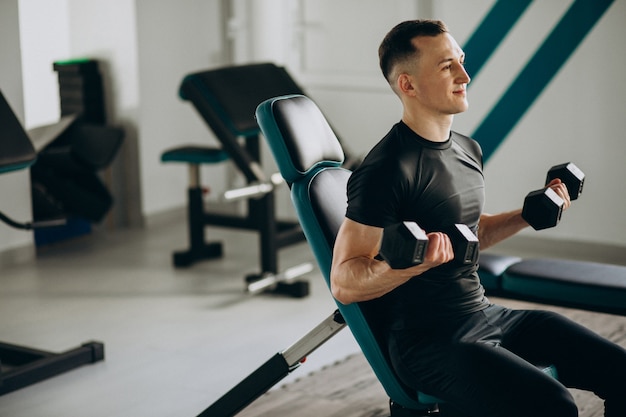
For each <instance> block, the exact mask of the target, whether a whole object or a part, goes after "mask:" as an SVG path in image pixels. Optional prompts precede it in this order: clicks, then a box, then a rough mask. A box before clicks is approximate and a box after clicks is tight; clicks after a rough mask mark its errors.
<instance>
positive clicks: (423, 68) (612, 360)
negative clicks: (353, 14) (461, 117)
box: [331, 20, 626, 417]
mask: <svg viewBox="0 0 626 417" xmlns="http://www.w3.org/2000/svg"><path fill="white" fill-rule="evenodd" d="M379 58H380V66H381V69H382V72H383V75H384V76H385V78H386V79H387V80H388V82H389V84H390V85H391V88H392V90H393V91H394V92H395V93H396V94H397V95H398V97H399V98H400V100H401V102H402V105H403V114H402V119H401V121H400V122H399V123H397V124H396V125H394V126H393V127H392V129H391V131H390V132H389V133H388V134H387V135H386V136H385V137H384V138H383V139H382V140H381V141H380V142H379V143H378V144H377V145H376V146H375V147H374V148H373V149H372V150H371V152H370V153H369V155H368V156H367V157H366V158H365V160H364V161H363V163H362V164H361V165H360V166H359V168H358V169H357V170H356V171H355V172H354V173H353V174H352V176H351V178H350V181H349V184H348V209H347V213H346V218H345V220H344V222H343V224H342V226H341V228H340V231H339V234H338V236H337V240H336V243H335V249H334V254H333V265H332V272H331V287H332V292H333V295H334V296H335V298H336V299H337V300H338V301H339V302H341V303H344V304H349V303H353V302H364V303H363V305H364V306H365V307H366V309H367V311H368V312H370V314H373V315H372V317H371V318H372V323H375V326H376V329H375V330H376V331H377V332H378V333H379V334H381V335H382V338H383V340H385V342H386V343H387V347H388V350H389V354H390V357H391V360H392V364H393V367H394V368H395V370H396V372H397V373H398V375H399V377H400V378H401V379H402V380H403V382H404V383H406V384H407V385H408V386H410V387H412V388H414V389H415V390H420V391H423V392H425V393H428V394H431V395H434V396H437V397H439V398H441V399H442V400H444V401H446V402H449V403H450V404H451V405H453V406H454V407H456V408H459V409H462V410H464V411H465V412H467V413H468V414H471V415H477V416H478V415H480V416H493V417H517V416H519V417H528V416H533V417H541V416H546V417H547V416H550V417H554V416H559V417H570V416H572V417H573V416H577V415H578V410H577V407H576V404H575V402H574V400H573V398H572V396H571V395H570V393H569V391H568V390H567V388H566V387H574V388H579V389H584V390H590V391H594V392H595V393H596V394H597V395H598V396H600V397H601V398H603V399H604V400H605V416H606V417H624V416H626V395H625V394H626V351H625V350H624V349H622V348H621V347H619V346H617V345H615V344H613V343H611V342H609V341H607V340H605V339H603V338H601V337H599V336H597V335H595V334H594V333H592V332H591V331H589V330H587V329H585V328H584V327H581V326H579V325H577V324H575V323H573V322H571V321H570V320H568V319H567V318H564V317H562V316H560V315H557V314H554V313H552V312H547V311H535V310H531V311H515V310H510V309H507V308H504V307H502V306H498V305H493V304H491V303H490V302H489V300H488V299H487V298H486V297H485V296H484V291H483V288H482V286H481V284H480V280H479V277H478V274H477V269H478V266H477V265H469V266H463V265H459V264H457V263H455V262H453V258H454V253H453V251H452V245H451V242H450V239H449V238H448V236H447V235H446V234H445V233H444V231H445V230H447V229H448V228H449V227H451V226H452V225H454V224H455V223H462V224H466V225H467V226H469V227H470V228H471V229H472V230H473V231H474V232H475V233H476V234H477V236H478V238H479V240H480V246H481V248H482V249H485V248H488V247H490V246H492V245H494V244H496V243H498V242H499V241H501V240H503V239H506V238H508V237H510V236H512V235H514V234H515V233H517V232H519V231H520V230H522V229H523V228H525V227H527V226H528V224H527V223H526V222H525V221H524V220H523V219H522V217H521V210H516V211H512V212H506V213H501V214H497V215H490V214H485V213H483V211H482V210H483V200H484V180H483V174H482V154H481V149H480V146H479V145H478V144H477V143H476V142H475V141H473V140H472V139H470V138H468V137H465V136H462V135H460V134H458V133H456V132H453V131H451V126H452V121H453V118H454V114H456V113H460V112H463V111H465V110H467V108H468V102H467V91H466V87H467V84H468V83H469V82H470V77H469V75H468V74H467V72H466V71H465V69H464V67H463V63H464V60H465V55H464V53H463V51H462V50H461V48H460V47H459V45H458V44H457V42H456V41H455V40H454V38H453V37H452V36H451V35H450V34H449V33H448V30H447V28H446V26H445V24H444V23H442V22H440V21H430V20H416V21H407V22H403V23H400V24H399V25H397V26H396V27H395V28H393V29H392V30H391V31H390V32H389V33H388V34H387V36H386V37H385V39H384V40H383V41H382V44H381V45H380V48H379ZM548 186H549V187H551V188H552V189H553V190H554V191H555V192H556V193H557V194H558V195H559V196H560V197H561V198H563V200H564V201H565V206H566V208H567V207H568V206H569V203H570V200H569V195H568V193H567V189H566V187H565V186H564V184H562V183H561V182H560V181H559V180H558V179H557V180H554V181H552V182H551V183H550V184H549V185H548ZM405 220H409V221H415V222H416V223H417V224H418V225H420V227H422V228H423V229H424V230H425V231H426V232H427V236H428V239H429V245H428V250H427V253H426V256H425V262H424V263H422V264H420V265H417V266H413V267H410V268H407V269H391V268H390V267H389V265H388V264H387V263H386V262H384V261H381V260H379V259H377V257H376V256H377V254H378V251H379V247H380V241H381V236H382V230H383V227H385V226H388V225H391V224H394V223H399V222H401V221H405ZM539 363H541V364H554V365H555V367H556V369H557V372H558V374H559V380H558V381H557V380H555V379H553V378H551V377H550V376H547V375H546V374H544V373H543V372H542V371H541V370H539V369H537V368H536V367H535V365H534V364H539ZM607 365H608V366H607Z"/></svg>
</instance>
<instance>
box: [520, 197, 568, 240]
mask: <svg viewBox="0 0 626 417" xmlns="http://www.w3.org/2000/svg"><path fill="white" fill-rule="evenodd" d="M564 204H565V202H564V201H563V199H562V198H561V197H559V195H558V194H557V193H556V192H555V191H554V190H553V189H552V188H542V189H541V190H536V191H531V192H530V193H528V195H527V196H526V198H525V199H524V207H523V209H522V218H523V219H524V220H526V222H527V223H528V224H529V225H531V226H532V227H533V229H535V230H542V229H547V228H549V227H554V226H556V225H557V224H559V221H560V220H561V215H562V214H563V205H564Z"/></svg>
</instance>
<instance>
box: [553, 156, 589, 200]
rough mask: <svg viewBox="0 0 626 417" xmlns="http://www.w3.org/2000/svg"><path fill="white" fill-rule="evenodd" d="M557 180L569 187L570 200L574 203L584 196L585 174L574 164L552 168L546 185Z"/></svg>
mask: <svg viewBox="0 0 626 417" xmlns="http://www.w3.org/2000/svg"><path fill="white" fill-rule="evenodd" d="M555 178H558V179H560V180H561V181H563V183H564V184H565V186H566V187H567V192H568V193H569V198H570V200H572V201H574V200H576V199H578V197H579V196H580V195H581V194H582V192H583V185H584V184H585V174H584V172H582V171H581V170H580V168H578V167H577V166H576V165H574V164H573V163H572V162H566V163H564V164H560V165H555V166H553V167H552V168H550V169H549V170H548V175H547V177H546V185H548V183H549V182H550V181H552V180H553V179H555Z"/></svg>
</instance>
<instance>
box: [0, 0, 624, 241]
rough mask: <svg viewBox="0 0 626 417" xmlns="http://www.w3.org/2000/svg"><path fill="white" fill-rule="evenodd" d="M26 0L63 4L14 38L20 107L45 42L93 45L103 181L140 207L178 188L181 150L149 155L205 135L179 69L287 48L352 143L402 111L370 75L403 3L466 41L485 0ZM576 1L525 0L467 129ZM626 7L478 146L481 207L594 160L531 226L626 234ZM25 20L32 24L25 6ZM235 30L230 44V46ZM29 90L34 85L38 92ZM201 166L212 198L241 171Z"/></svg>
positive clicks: (158, 203)
mask: <svg viewBox="0 0 626 417" xmlns="http://www.w3.org/2000/svg"><path fill="white" fill-rule="evenodd" d="M21 1H23V2H24V3H25V4H26V3H28V4H29V5H30V6H31V7H30V8H29V10H30V12H31V13H33V11H37V10H38V11H39V13H46V8H50V9H52V8H54V7H58V8H59V9H55V10H56V11H55V12H54V14H53V15H52V16H55V17H54V18H53V19H50V20H52V21H54V23H52V22H51V21H50V20H44V21H42V22H40V23H37V25H40V26H39V27H40V32H41V35H39V36H44V35H45V36H46V41H45V43H39V44H40V45H46V48H44V49H45V50H40V51H39V53H40V54H41V55H37V54H36V53H34V52H35V51H37V49H32V48H33V44H35V43H37V38H36V36H35V35H33V32H30V31H29V32H28V33H29V35H28V37H27V38H25V39H24V40H25V41H26V43H27V44H26V45H24V48H23V51H24V52H23V53H24V63H25V64H24V65H25V67H24V68H23V69H24V81H25V84H28V87H25V88H24V92H25V95H24V99H23V100H24V103H25V104H26V106H27V109H26V115H27V116H26V118H27V119H28V120H29V123H32V124H36V123H35V121H36V120H42V121H43V120H46V117H51V115H54V114H57V113H58V108H56V107H55V105H56V104H55V103H56V100H58V99H57V94H58V93H57V91H56V85H55V86H54V87H50V84H51V83H53V81H51V78H50V71H51V62H50V60H52V59H57V57H55V56H54V54H53V53H52V52H51V51H55V53H56V54H58V55H59V57H58V58H69V57H76V56H80V55H82V56H85V55H88V56H93V57H95V58H101V59H103V60H105V61H106V65H107V68H106V70H107V73H108V77H109V79H108V88H109V91H110V93H111V95H112V100H113V103H112V104H111V107H113V108H114V113H113V114H112V115H111V117H112V122H116V123H121V124H123V125H125V126H128V128H129V131H130V133H131V137H133V138H134V139H133V138H131V141H130V143H131V145H132V146H131V149H128V150H126V151H125V153H124V154H123V155H124V156H123V157H122V159H123V164H122V167H121V168H119V167H118V169H117V170H116V171H115V172H117V174H115V172H114V175H113V177H114V178H113V182H114V185H115V186H116V187H117V188H115V189H116V193H118V194H121V195H122V196H125V197H124V198H125V199H132V198H133V197H134V198H136V199H137V200H138V202H136V204H135V206H136V210H137V213H136V215H135V216H136V217H141V216H151V215H154V214H157V213H159V212H162V211H166V210H170V209H172V208H176V207H181V206H183V205H184V203H185V197H186V196H185V187H186V181H187V172H186V170H185V168H184V167H183V166H177V165H166V164H162V163H161V162H160V160H159V157H160V154H161V152H162V151H163V150H164V149H167V148H169V147H173V146H178V145H180V144H183V143H203V144H207V143H213V142H214V141H215V139H214V138H213V137H212V136H211V134H210V133H209V131H208V129H207V127H206V126H205V125H204V123H203V122H202V120H201V119H200V117H198V115H196V114H195V111H194V110H193V108H192V107H191V106H190V105H189V104H188V103H185V102H182V101H181V100H180V99H179V98H178V96H177V91H178V86H179V84H180V81H181V79H182V77H183V76H184V75H185V74H186V73H189V72H191V71H195V70H199V69H205V68H211V67H216V66H221V65H224V64H226V63H227V62H228V59H233V60H234V61H236V62H239V63H243V62H248V61H258V60H265V59H270V60H273V61H275V62H278V63H281V64H285V65H286V66H287V67H288V70H289V71H290V72H291V73H292V75H294V77H295V78H296V79H297V80H298V81H299V82H300V84H302V85H303V86H304V87H305V89H306V90H307V91H308V92H309V93H310V95H311V96H312V97H313V98H314V99H315V100H316V101H317V102H318V103H319V104H320V107H321V108H322V109H323V110H324V112H325V113H326V114H327V116H328V117H329V119H330V120H331V123H332V124H333V125H334V126H335V127H336V128H337V130H338V132H339V133H340V135H341V136H342V138H343V140H344V143H346V145H347V146H348V147H349V148H351V149H352V150H353V152H355V153H364V152H366V151H367V150H368V149H369V148H370V147H371V146H372V145H373V144H374V143H375V142H376V141H377V140H378V139H379V138H380V137H381V136H382V135H383V134H384V133H385V132H386V131H387V130H388V129H389V126H390V125H391V124H392V123H394V122H395V121H397V120H398V119H399V117H400V106H399V103H398V101H397V99H396V98H395V97H394V96H393V94H392V93H391V92H390V91H389V89H388V87H387V86H386V84H385V82H384V80H383V79H382V76H380V75H379V69H378V64H377V58H376V50H377V47H378V43H379V42H380V39H382V37H383V36H384V34H385V33H386V31H387V30H388V29H389V28H391V26H392V25H393V24H395V23H397V22H399V21H400V20H403V19H407V18H415V17H436V18H441V19H443V20H445V21H446V22H447V23H448V25H449V26H450V29H451V31H452V33H453V35H454V36H455V37H456V38H457V40H458V41H459V43H460V44H461V45H462V44H463V43H464V42H465V41H466V40H467V38H468V36H469V35H470V34H471V33H472V31H473V30H474V29H475V27H476V26H477V25H478V24H479V22H480V21H481V19H482V18H483V17H484V15H485V14H486V13H487V12H488V11H489V9H490V7H491V6H492V5H493V4H494V2H495V0H473V1H472V2H459V1H455V0H437V1H433V0H389V1H385V2H380V1H378V0H342V1H336V0H301V1H297V0H211V1H203V0H182V1H181V0H112V1H109V0H91V1H87V2H85V1H81V0H48V1H46V0H21ZM572 1H573V0H555V1H551V2H533V3H532V4H531V6H530V7H529V9H528V10H527V12H526V13H525V14H524V15H523V16H522V18H521V20H520V22H519V23H518V24H517V25H516V26H515V27H514V28H513V30H512V32H511V33H510V35H509V36H508V37H507V38H506V39H505V41H504V42H503V43H502V45H501V46H500V47H499V48H498V50H497V51H496V53H495V54H494V56H493V57H492V59H491V60H490V61H489V62H488V63H487V66H486V67H485V68H484V69H483V71H482V73H481V74H480V75H479V76H478V77H476V79H474V80H473V82H472V85H471V88H470V91H469V94H470V96H469V98H470V110H469V111H468V112H467V113H466V114H463V115H460V116H458V117H457V120H456V123H455V128H456V129H457V130H459V131H461V132H465V133H471V132H472V131H473V130H474V129H475V128H476V126H477V125H478V124H479V122H480V121H481V120H482V119H483V118H484V117H485V115H486V113H487V112H488V111H489V109H490V108H491V106H492V105H493V104H494V103H495V101H496V100H497V99H498V97H499V95H500V94H501V92H502V91H503V90H504V88H506V86H507V85H508V84H509V83H510V81H511V80H512V79H514V77H515V75H516V74H517V72H518V71H519V70H520V69H521V68H522V67H523V65H524V64H525V63H526V61H527V59H528V58H529V57H530V56H531V55H532V53H533V52H534V51H535V49H536V48H537V46H538V45H539V44H540V43H541V42H542V41H543V39H544V38H545V36H546V34H547V33H549V32H550V30H551V29H552V27H553V26H554V24H555V23H556V22H557V21H558V20H559V18H560V16H561V15H562V13H563V12H564V11H565V10H566V9H567V8H568V7H569V6H570V4H571V3H572ZM0 4H1V5H2V8H3V13H2V14H1V15H0V16H1V17H0V21H1V22H2V27H3V37H2V40H0V42H2V43H1V45H3V46H2V54H3V55H7V54H8V56H11V57H14V58H15V57H19V49H16V48H17V46H16V45H18V44H19V37H18V34H17V32H18V30H17V29H16V28H15V24H16V22H17V19H16V10H15V9H16V6H15V5H16V4H17V0H15V1H9V0H3V1H2V2H0ZM34 5H35V6H34ZM225 6H228V8H230V9H232V10H233V11H234V13H235V14H236V15H235V18H234V19H231V20H228V19H226V18H225V14H226V11H225V9H226V7H225ZM25 10H27V9H26V8H25ZM272 10H273V11H274V13H272V12H271V11H272ZM260 11H264V13H260ZM25 13H26V12H25ZM31 18H32V19H35V17H32V16H31ZM625 18H626V0H616V1H615V3H614V4H613V5H612V6H611V8H610V9H609V11H608V12H607V13H606V14H605V15H604V16H603V18H602V19H601V20H600V22H599V23H598V24H597V25H596V26H595V27H594V29H593V30H592V31H591V33H590V34H589V35H588V36H587V38H586V39H585V40H584V42H583V43H582V44H581V45H580V47H579V48H578V49H577V50H576V52H575V53H574V55H573V56H572V57H571V58H570V60H569V61H568V62H567V63H566V65H565V67H564V68H563V69H562V70H561V71H560V72H559V73H558V74H557V76H556V78H555V79H554V80H553V81H552V82H551V83H550V85H549V86H548V87H547V89H546V90H545V91H544V92H543V94H542V95H541V97H540V98H539V99H538V100H537V101H536V102H535V103H534V105H533V106H532V108H531V109H530V110H529V112H528V113H527V114H526V115H525V116H524V117H523V119H522V120H521V122H520V123H519V124H518V125H517V127H516V128H515V129H514V130H513V132H512V133H511V134H510V135H509V137H508V139H507V141H506V142H505V143H504V144H503V145H502V146H501V147H500V148H499V149H498V151H497V152H496V153H495V155H494V156H493V158H492V159H491V160H490V161H489V162H488V164H487V167H486V171H485V172H486V176H487V183H488V205H487V208H488V209H489V210H490V211H498V210H505V209H512V208H515V207H519V206H520V205H521V203H522V200H523V197H524V195H525V194H526V193H527V192H528V191H530V190H533V189H536V188H538V187H540V186H541V184H542V182H543V179H544V176H545V171H546V169H547V168H548V167H549V166H550V165H552V164H554V163H559V162H564V161H566V160H570V159H571V160H573V161H574V162H576V163H577V164H578V165H579V166H580V167H581V168H582V169H584V170H585V172H586V173H587V175H588V178H587V183H586V188H585V193H584V194H583V196H582V197H581V199H580V200H579V201H577V202H576V203H575V205H574V206H573V207H572V209H571V210H570V211H569V212H568V213H566V214H567V215H566V216H565V218H564V220H563V222H562V223H561V225H559V227H558V228H556V229H553V230H549V231H544V232H541V233H537V234H536V235H537V236H543V237H546V238H550V239H571V240H577V241H590V242H602V243H609V244H617V245H623V246H626V237H625V236H624V235H623V231H624V229H625V226H626V218H624V216H622V211H623V209H622V207H623V206H624V203H625V201H624V200H625V198H626V197H625V193H624V191H623V186H621V184H620V181H621V178H623V177H624V176H625V174H626V172H624V171H625V170H626V165H624V164H622V163H621V158H622V155H623V154H624V150H625V147H626V145H625V144H624V143H623V142H622V141H621V130H622V129H621V119H622V117H623V114H624V110H626V108H625V107H626V105H625V99H624V97H626V95H625V93H626V91H625V89H626V85H625V84H624V83H623V82H621V77H620V75H621V68H623V67H624V66H625V65H624V64H626V62H625V61H626V53H624V52H625V51H624V46H622V42H621V40H622V39H624V38H625V35H626V28H625V27H624V26H623V24H622V22H623V21H624V19H625ZM35 21H36V20H31V21H30V25H31V26H32V25H33V24H34V23H33V22H35ZM21 23H22V25H25V26H28V22H23V21H22V22H21ZM11 28H13V29H11ZM5 32H7V33H8V34H9V35H8V36H9V37H8V38H7V35H4V33H5ZM226 33H227V34H228V37H225V34H226ZM229 44H230V45H231V46H232V47H233V48H234V49H233V50H229V49H228V48H227V45H229ZM7 45H8V46H7ZM65 54H67V55H66V56H60V55H65ZM37 59H39V61H37ZM468 59H471V57H468ZM2 61H3V63H2V64H0V65H2V69H3V71H2V72H0V80H7V81H4V84H10V88H12V89H13V90H12V93H11V98H12V102H13V101H14V102H15V103H17V104H16V105H17V106H18V107H21V100H22V93H21V91H19V90H17V89H16V88H15V86H16V85H18V84H19V83H20V78H21V69H20V68H19V64H18V63H16V62H15V61H12V62H11V60H9V61H7V60H5V59H3V60H2ZM41 61H46V62H41ZM18 62H19V61H18ZM35 67H37V70H36V71H35V70H34V68H35ZM44 73H45V76H44ZM36 74H39V75H41V76H39V75H36ZM36 83H37V86H36V87H35V84H36ZM3 88H5V87H4V86H3ZM33 91H35V92H36V93H37V94H38V97H37V100H35V101H34V100H33V98H32V97H33ZM51 95H54V98H51V97H50V96H51ZM35 103H37V105H35ZM11 175H13V174H11ZM116 175H117V177H116ZM16 176H17V179H16V180H13V179H11V180H10V182H11V185H10V187H17V188H19V189H20V190H21V189H22V187H24V190H22V191H21V192H23V195H24V200H25V201H26V200H28V192H27V191H26V186H27V179H26V177H25V176H23V175H22V174H16ZM9 178H11V177H10V176H6V178H0V190H4V189H5V188H6V187H7V186H2V185H3V184H2V182H3V181H8V179H9ZM204 178H205V180H206V183H207V184H208V185H209V186H210V187H211V188H212V189H214V193H213V197H212V198H217V196H218V195H219V194H220V193H221V191H222V190H223V189H225V188H226V187H228V186H230V185H232V184H233V183H236V182H237V175H236V174H234V170H233V169H232V168H226V167H225V166H222V167H220V168H211V169H208V170H205V171H204ZM20 181H22V182H23V183H24V184H19V182H20ZM133 181H134V182H135V183H133ZM120 183H121V184H122V185H120ZM116 184H117V185H116ZM18 200H21V198H20V199H18ZM280 201H281V204H289V203H288V202H287V201H283V200H282V199H281V200H280ZM24 205H25V207H26V206H28V202H25V203H24ZM131 206H132V204H131ZM18 209H19V208H18ZM22 211H23V210H22ZM525 233H527V234H534V233H535V232H533V231H527V232H525ZM20 236H23V235H22V234H20ZM11 240H12V239H11ZM18 241H19V239H18ZM13 244H14V243H11V245H13Z"/></svg>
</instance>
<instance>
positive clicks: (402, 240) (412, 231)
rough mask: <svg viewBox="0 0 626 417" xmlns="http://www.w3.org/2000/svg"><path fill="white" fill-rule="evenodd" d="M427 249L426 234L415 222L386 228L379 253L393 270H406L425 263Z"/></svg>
mask: <svg viewBox="0 0 626 417" xmlns="http://www.w3.org/2000/svg"><path fill="white" fill-rule="evenodd" d="M427 247H428V237H427V236H426V233H424V231H423V230H422V229H420V227H419V226H418V225H417V224H416V223H415V222H402V223H397V224H394V225H391V226H387V227H385V229H384V230H383V238H382V242H381V245H380V252H379V253H380V256H381V257H382V258H383V259H384V260H385V261H386V262H387V263H388V264H389V266H391V267H392V268H393V269H404V268H409V267H411V266H414V265H419V264H421V263H422V262H424V254H425V253H426V248H427Z"/></svg>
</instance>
